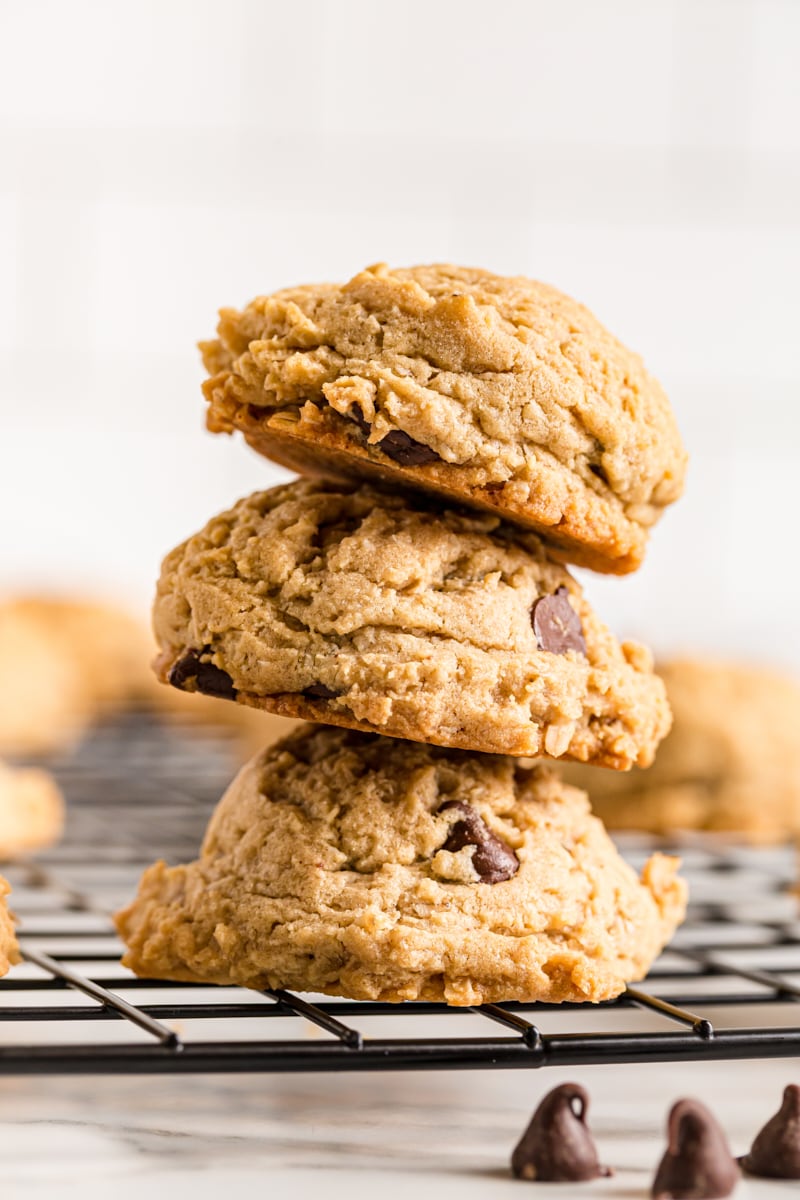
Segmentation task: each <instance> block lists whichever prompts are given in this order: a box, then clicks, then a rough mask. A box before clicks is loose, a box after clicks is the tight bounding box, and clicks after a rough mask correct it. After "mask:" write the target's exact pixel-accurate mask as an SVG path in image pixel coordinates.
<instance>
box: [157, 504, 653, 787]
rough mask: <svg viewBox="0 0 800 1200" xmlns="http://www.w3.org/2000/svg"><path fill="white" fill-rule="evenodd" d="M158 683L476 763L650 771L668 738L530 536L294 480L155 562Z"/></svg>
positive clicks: (645, 687)
mask: <svg viewBox="0 0 800 1200" xmlns="http://www.w3.org/2000/svg"><path fill="white" fill-rule="evenodd" d="M154 629H155V633H156V637H157V639H158V643H159V646H160V649H161V656H160V659H159V662H158V670H159V674H160V677H161V678H162V679H163V681H164V682H168V683H171V684H172V685H173V686H175V687H179V688H182V689H184V690H188V691H198V692H207V693H208V694H211V695H214V696H225V697H228V698H230V699H235V700H237V701H238V702H239V703H243V704H249V705H252V706H255V707H257V708H263V709H267V710H269V711H271V712H276V713H280V714H283V715H284V716H290V717H301V718H305V719H310V720H316V721H322V722H325V723H328V724H332V725H343V726H348V727H351V728H358V729H362V730H365V731H369V732H376V733H383V734H389V735H391V736H393V737H401V738H408V739H411V740H413V741H420V742H429V743H433V744H435V745H443V746H453V747H460V748H462V749H467V750H481V751H485V752H487V753H500V754H516V755H531V756H539V755H549V756H550V757H552V758H560V757H566V758H571V759H576V760H578V761H581V762H591V763H594V764H599V765H603V766H610V767H616V768H625V767H628V766H630V765H631V764H632V763H639V764H640V765H645V764H647V763H649V762H650V761H651V759H652V756H653V753H654V750H655V748H656V746H657V744H658V742H659V740H660V739H661V738H662V737H663V736H664V734H665V733H666V731H667V729H668V728H669V719H670V718H669V708H668V706H667V702H666V699H665V695H664V688H663V685H662V683H661V680H660V679H659V678H658V677H657V676H656V675H654V674H653V671H652V663H651V660H650V656H649V654H648V652H647V651H646V650H645V649H644V648H643V647H641V646H638V645H636V644H634V643H625V644H623V645H620V644H619V643H618V642H617V641H616V639H615V638H614V637H612V635H611V634H610V633H609V631H608V630H607V629H606V627H605V626H604V625H603V624H602V623H601V622H600V621H599V620H598V618H597V617H596V616H595V614H594V612H593V611H592V609H591V608H590V607H589V605H588V604H587V602H586V600H585V599H584V597H583V594H582V592H581V590H580V588H579V587H578V585H577V584H576V583H575V581H574V580H573V579H572V577H571V576H570V575H569V574H568V573H567V571H566V569H565V568H564V567H563V566H562V565H561V564H560V563H558V562H556V561H555V560H554V559H553V558H552V557H551V555H550V553H549V550H548V548H547V547H546V546H545V545H544V544H543V543H542V542H541V541H540V540H539V538H538V537H537V536H536V535H535V534H533V533H530V532H525V531H523V530H520V529H518V528H515V527H513V526H509V525H506V524H503V523H502V522H501V521H500V519H499V518H498V517H497V516H494V515H492V514H489V513H480V512H477V511H475V510H465V509H441V508H439V507H437V506H435V505H431V506H427V505H426V504H425V502H424V500H423V499H422V498H421V497H416V499H415V501H414V502H413V504H412V503H409V501H408V500H407V499H406V498H403V497H401V496H392V495H389V494H386V493H384V492H379V491H376V490H375V489H374V488H372V487H371V486H368V485H361V486H357V485H356V484H355V483H349V484H348V483H343V484H336V483H324V482H321V481H320V482H312V481H310V480H300V481H297V482H295V483H290V484H287V485H286V486H284V487H278V488H273V489H272V490H271V491H269V492H259V493H256V494H255V495H253V496H250V497H248V498H246V499H244V500H241V501H240V502H239V503H238V504H237V505H235V507H234V508H232V509H231V510H230V511H229V512H226V513H223V514H221V515H220V516H218V517H215V518H214V519H213V520H211V521H209V523H208V524H207V525H206V527H205V529H203V530H202V531H201V532H200V533H198V534H196V535H195V536H194V537H192V538H190V539H189V540H188V541H187V542H185V543H184V544H183V545H182V546H179V547H178V548H177V549H176V550H174V551H173V552H172V553H171V554H169V555H168V556H167V558H166V560H165V561H164V564H163V568H162V573H161V579H160V582H159V585H158V593H157V597H156V602H155V608H154Z"/></svg>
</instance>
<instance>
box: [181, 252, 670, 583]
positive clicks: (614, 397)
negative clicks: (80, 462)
mask: <svg viewBox="0 0 800 1200" xmlns="http://www.w3.org/2000/svg"><path fill="white" fill-rule="evenodd" d="M218 334H219V337H218V338H217V339H216V340H214V341H209V342H204V343H201V350H202V353H203V361H204V363H205V366H206V369H207V370H208V372H209V376H210V377H209V378H208V379H207V380H206V382H205V384H204V386H203V390H204V392H205V396H206V398H207V400H208V402H209V410H208V426H209V428H210V429H211V430H213V431H214V432H230V431H232V430H234V429H239V430H241V431H242V432H243V434H244V436H245V437H246V438H247V441H248V442H249V443H250V445H251V446H252V447H253V448H254V449H256V450H258V451H259V452H260V453H262V454H265V455H266V456H267V457H268V458H272V459H275V460H276V461H277V462H280V463H283V464H284V465H286V466H289V467H291V468H293V469H294V470H297V471H300V472H301V473H304V474H317V475H319V474H321V475H327V476H329V477H333V478H337V479H339V478H343V477H346V476H348V475H351V476H352V475H354V476H356V477H358V478H361V477H363V476H367V477H372V478H373V480H377V481H379V482H380V481H384V482H388V483H390V484H392V485H393V486H396V485H398V484H405V485H410V486H412V487H414V488H421V489H424V490H425V491H429V492H433V493H436V494H437V495H439V496H441V497H444V498H445V499H446V500H451V501H452V500H455V501H457V502H460V503H468V504H470V505H476V506H478V507H479V508H483V509H488V510H489V511H492V512H497V513H499V514H500V515H501V516H503V517H504V518H505V519H506V520H512V521H515V522H517V523H519V524H521V525H524V526H526V527H529V528H531V529H534V530H537V531H538V532H539V533H541V534H542V535H543V536H544V537H546V538H547V540H548V541H549V542H551V543H552V545H553V546H554V547H555V548H557V550H558V552H559V553H560V554H561V555H562V556H563V557H564V558H565V559H566V560H567V561H571V562H574V563H577V564H579V565H581V566H587V567H592V568H593V569H595V570H597V571H606V572H612V573H615V574H625V573H626V572H629V571H633V570H635V569H636V568H637V567H638V566H639V564H640V562H641V560H642V557H643V555H644V551H645V545H646V541H647V534H648V530H649V528H650V526H652V525H653V523H654V522H655V521H656V520H657V519H658V517H659V516H660V515H661V513H662V511H663V509H664V508H665V507H666V506H667V505H668V504H671V503H672V502H673V501H674V500H676V499H677V498H678V497H679V495H680V493H681V490H682V487H683V477H684V473H685V468H686V454H685V451H684V449H683V446H682V444H681V439H680V436H679V433H678V430H677V427H676V424H675V419H674V416H673V413H672V410H671V408H670V405H669V402H668V400H667V398H666V396H665V395H664V392H663V391H662V389H661V388H660V386H659V385H658V383H657V382H656V381H655V380H654V379H653V378H652V376H650V375H649V374H648V373H647V371H646V370H645V368H644V366H643V364H642V361H641V359H640V358H639V357H638V355H636V354H633V353H632V352H631V351H629V350H627V349H626V348H625V347H624V346H623V345H622V344H621V343H620V342H618V341H617V340H616V338H614V337H612V335H611V334H610V333H608V331H607V330H606V329H605V328H604V327H603V326H602V325H601V324H600V322H599V321H598V320H597V319H596V318H595V317H594V316H593V315H592V314H591V313H590V312H589V311H588V310H587V309H586V308H584V307H583V306H582V305H580V304H578V303H576V302H575V301H574V300H571V299H570V298H569V297H568V296H565V295H563V294H562V293H561V292H558V291H556V289H555V288H553V287H549V286H548V285H546V284H543V283H536V282H534V281H533V280H531V279H525V278H522V277H519V276H517V277H512V278H505V277H502V276H499V275H492V274H490V273H489V272H487V271H481V270H474V269H468V268H464V267H454V266H448V265H438V266H425V267H413V268H409V269H405V270H390V269H389V268H388V267H387V266H386V265H385V264H380V265H378V266H374V267H370V268H368V269H367V270H365V271H362V272H361V273H360V274H358V275H356V276H355V278H353V279H351V280H350V282H349V283H346V284H344V285H334V284H321V285H315V286H308V287H297V288H290V289H287V290H285V291H281V292H277V293H276V294H275V295H273V296H261V297H259V298H258V299H256V300H254V301H253V302H252V303H251V304H249V305H247V307H246V308H245V309H243V310H242V311H241V312H237V311H236V310H234V309H223V310H222V311H221V314H220V322H219V326H218Z"/></svg>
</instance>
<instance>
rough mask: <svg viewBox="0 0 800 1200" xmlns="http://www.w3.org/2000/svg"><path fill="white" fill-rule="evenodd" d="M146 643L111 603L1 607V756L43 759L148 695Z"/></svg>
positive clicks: (17, 599) (42, 601) (61, 601)
mask: <svg viewBox="0 0 800 1200" xmlns="http://www.w3.org/2000/svg"><path fill="white" fill-rule="evenodd" d="M151 657H152V642H151V638H150V635H149V633H148V631H147V630H146V628H145V627H144V626H143V625H142V624H141V623H140V622H138V621H136V619H135V618H133V617H131V616H129V615H128V614H127V613H125V612H122V611H120V610H118V609H116V608H114V607H113V606H111V605H106V604H101V603H94V602H91V601H86V600H81V599H72V598H66V597H59V596H33V595H31V596H14V597H9V598H7V599H5V600H3V601H0V753H1V754H5V755H8V756H11V757H21V758H24V757H28V756H36V755H41V754H50V753H53V752H54V751H57V750H61V749H63V748H67V747H69V746H70V745H72V744H74V743H75V742H76V741H78V740H79V739H80V737H81V736H82V735H83V734H84V733H85V732H86V729H87V728H88V726H89V725H90V724H91V723H92V721H93V720H95V719H96V718H97V717H98V715H100V714H102V713H103V712H106V711H112V710H114V709H115V708H119V707H122V706H125V705H126V704H128V703H130V702H131V700H132V699H133V698H134V697H140V696H142V695H144V694H145V693H146V692H148V691H152V690H153V689H152V686H151V683H150V679H149V670H148V665H149V661H150V658H151Z"/></svg>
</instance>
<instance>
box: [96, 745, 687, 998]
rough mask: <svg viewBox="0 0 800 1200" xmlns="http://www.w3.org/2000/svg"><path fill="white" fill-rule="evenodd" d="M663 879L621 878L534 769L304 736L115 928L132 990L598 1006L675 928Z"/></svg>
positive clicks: (284, 749) (599, 840)
mask: <svg viewBox="0 0 800 1200" xmlns="http://www.w3.org/2000/svg"><path fill="white" fill-rule="evenodd" d="M465 814H472V815H471V816H470V817H469V836H468V837H464V836H460V837H456V838H455V840H453V833H454V830H457V829H458V826H459V824H462V823H464V822H465ZM463 832H464V831H463V830H462V835H463ZM487 842H491V849H490V851H489V859H490V862H491V863H493V864H495V865H496V864H497V863H498V861H502V864H503V870H502V871H500V873H499V875H500V876H501V877H497V878H496V881H494V880H493V879H492V878H488V877H487V871H486V869H485V865H486V860H485V858H484V859H483V865H481V861H480V851H481V849H484V850H486V847H487ZM448 846H449V847H450V848H448ZM677 865H678V864H677V860H675V859H672V858H666V857H664V856H661V855H655V856H654V857H653V858H651V859H650V860H649V862H647V863H646V864H645V867H644V869H643V871H642V875H641V878H639V877H637V875H636V874H635V872H634V871H633V869H632V868H631V867H630V866H628V865H627V864H626V863H625V862H624V861H623V860H622V859H621V858H620V856H619V854H618V853H617V851H616V849H615V848H614V846H613V844H612V843H611V841H610V839H609V838H608V836H607V834H606V832H605V830H604V828H603V826H602V824H601V823H600V821H598V820H597V819H596V818H595V817H593V816H592V815H591V813H590V809H589V803H588V800H587V797H586V795H585V794H584V793H583V792H579V791H577V790H576V789H574V788H568V787H565V786H564V785H563V784H562V783H561V782H560V780H559V779H558V778H557V776H556V775H555V774H554V773H553V772H552V771H550V770H549V769H548V768H546V767H543V766H541V765H539V766H535V767H531V768H525V767H523V766H522V765H521V764H520V763H519V762H518V761H517V760H515V759H512V758H507V757H496V756H493V755H485V754H468V753H464V752H459V751H452V750H440V749H436V748H434V747H430V746H422V745H417V744H414V743H411V742H401V741H395V740H391V739H385V738H381V737H377V736H375V735H367V734H359V733H355V732H351V731H346V730H337V729H325V728H319V727H311V726H309V727H306V728H305V729H304V730H300V731H298V732H297V733H295V734H292V735H291V736H290V737H288V738H286V739H284V740H283V741H282V742H279V743H278V744H277V745H275V746H273V747H271V748H270V749H268V750H266V751H264V752H262V753H261V754H260V755H257V756H256V757H255V758H254V759H253V760H252V761H251V762H250V763H248V764H247V766H245V767H244V768H243V769H242V771H241V772H240V774H239V775H238V776H237V778H236V779H235V780H234V782H233V783H232V784H231V786H230V788H229V789H228V791H227V793H226V795H225V796H224V797H223V799H222V801H221V802H220V804H219V807H218V808H217V811H216V813H215V814H214V816H213V817H212V819H211V822H210V825H209V827H208V831H207V833H206V837H205V841H204V844H203V848H202V851H201V854H200V857H199V859H198V860H197V861H196V862H193V863H190V864H189V865H188V866H178V867H168V866H167V865H166V864H165V863H163V862H161V863H156V864H155V865H154V866H152V867H150V868H149V869H148V870H147V871H146V872H145V874H144V876H143V878H142V881H141V884H140V887H139V894H138V896H137V897H136V899H135V900H134V901H133V902H132V903H131V904H130V905H129V907H128V908H127V909H125V910H124V911H123V912H121V913H120V914H119V915H118V916H117V918H116V920H117V926H118V929H119V932H120V935H121V936H122V938H123V940H124V941H125V943H126V944H127V947H128V950H127V953H126V955H125V958H124V962H125V964H126V965H127V966H128V967H130V968H132V969H133V970H134V971H136V972H137V974H139V975H143V976H149V977H158V978H165V979H176V980H190V981H202V982H208V983H219V984H229V983H234V984H241V985H244V986H246V987H253V988H265V987H287V988H292V989H295V990H298V991H315V992H327V993H330V994H333V995H345V996H352V997H354V998H356V999H365V1000H389V1001H400V1000H416V999H423V1000H436V1001H440V1000H444V1001H446V1002H447V1003H449V1004H459V1005H469V1004H480V1003H483V1002H488V1001H502V1000H546V1001H563V1000H569V1001H582V1000H605V999H609V998H611V997H613V996H615V995H617V994H618V993H619V992H620V991H622V989H623V988H624V986H625V984H626V983H627V982H629V981H631V980H635V979H640V978H641V977H642V976H643V975H644V974H645V973H646V971H647V970H648V968H649V966H650V963H651V962H652V960H653V959H654V958H655V956H656V955H657V954H658V953H659V951H660V950H661V948H662V946H663V945H664V943H665V942H666V941H667V940H668V939H669V937H670V936H671V934H672V932H673V931H674V929H675V927H676V925H677V924H678V922H679V921H680V920H681V919H682V917H683V912H684V907H685V885H684V884H683V882H682V880H681V879H680V878H678V877H677V875H676V868H677Z"/></svg>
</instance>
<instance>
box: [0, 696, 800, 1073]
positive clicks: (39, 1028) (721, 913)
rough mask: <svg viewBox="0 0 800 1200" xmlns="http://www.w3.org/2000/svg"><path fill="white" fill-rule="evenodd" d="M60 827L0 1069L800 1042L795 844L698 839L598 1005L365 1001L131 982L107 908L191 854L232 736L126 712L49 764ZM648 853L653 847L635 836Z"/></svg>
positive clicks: (23, 908)
mask: <svg viewBox="0 0 800 1200" xmlns="http://www.w3.org/2000/svg"><path fill="white" fill-rule="evenodd" d="M54 770H55V772H56V774H57V775H58V777H59V779H60V781H61V784H62V786H63V788H64V790H65V793H66V795H67V798H68V802H69V814H70V815H69V823H68V829H67V836H66V838H65V840H64V841H63V842H62V843H61V845H60V846H59V847H57V848H56V849H55V850H53V851H51V852H50V853H49V854H47V855H45V856H43V857H41V858H39V859H38V860H37V861H36V862H30V863H21V864H20V863H18V864H16V865H14V866H12V867H10V868H6V873H7V874H8V876H9V878H10V880H11V882H12V885H13V887H14V895H13V907H14V909H15V911H16V913H17V915H18V917H19V919H20V929H19V934H20V942H21V946H22V949H23V954H24V962H23V963H22V964H21V965H20V966H18V967H16V968H15V969H14V970H13V971H12V972H11V973H10V975H8V976H6V978H4V979H2V980H0V1073H3V1074H66V1073H84V1074H101V1073H102V1074H114V1073H165V1072H187V1073H191V1072H215V1071H225V1072H244V1071H276V1072H277V1071H326V1070H350V1071H375V1070H421V1069H425V1070H429V1069H456V1068H479V1067H528V1068H531V1067H542V1066H574V1065H585V1064H591V1063H626V1062H657V1061H675V1060H688V1059H711V1058H713V1059H722V1058H729V1059H730V1058H756V1057H780V1056H791V1055H796V1054H798V1053H800V1027H798V1026H797V1024H796V1023H795V1022H796V1011H797V1010H796V1007H795V1006H796V1005H797V1002H798V1000H800V909H798V904H797V900H796V899H795V898H794V896H793V895H792V894H791V892H790V890H789V889H790V888H791V886H792V885H793V884H794V881H795V866H796V864H795V860H794V854H793V852H792V851H791V850H790V849H789V848H785V847H783V848H778V849H770V850H754V849H750V848H747V847H743V846H736V845H732V844H730V843H725V842H714V841H709V840H702V839H695V840H691V841H687V842H685V843H683V844H682V845H681V847H680V852H681V853H682V855H683V858H684V863H685V873H686V874H687V876H688V878H689V881H690V886H691V889H692V903H691V907H690V913H689V918H688V920H687V922H686V924H685V925H684V926H683V928H682V929H681V930H680V931H679V933H678V935H677V937H676V939H675V940H674V942H673V943H672V945H671V947H670V949H669V950H668V951H667V952H666V953H665V954H664V955H662V957H661V959H660V960H659V961H658V962H657V963H656V965H655V966H654V968H653V970H652V971H651V973H650V976H649V977H648V979H647V980H646V981H645V983H644V984H642V985H641V986H638V987H635V988H629V989H628V990H627V992H626V993H625V994H624V995H623V996H622V997H620V998H619V999H618V1000H616V1001H613V1002H611V1003H608V1004H601V1005H568V1004H564V1005H543V1004H513V1003H510V1004H503V1005H492V1004H489V1005H483V1006H482V1007H480V1008H473V1009H463V1010H462V1009H451V1008H447V1007H446V1006H444V1005H437V1004H425V1003H407V1004H403V1005H389V1004H371V1003H363V1002H361V1003H359V1002H354V1001H345V1000H331V999H329V998H324V997H313V996H312V997H307V996H306V997H300V996H297V995H294V994H290V993H288V992H284V991H274V992H264V993H257V992H248V991H245V990H243V989H239V988H233V987H231V988H212V987H206V986H202V985H188V984H180V985H178V984H174V983H166V982H163V981H158V980H143V979H136V978H134V977H133V976H132V975H130V973H129V972H127V971H126V970H125V969H124V968H123V967H121V966H120V963H119V955H120V951H121V947H120V945H119V943H118V941H117V939H116V936H115V933H114V929H113V926H112V923H111V921H110V916H109V914H110V913H111V912H112V911H113V910H114V909H115V908H116V907H117V906H118V905H121V904H123V903H124V902H125V901H126V900H128V899H129V898H130V896H131V895H132V894H133V892H134V890H135V887H136V883H137V880H138V877H139V874H140V872H141V870H142V869H143V867H144V866H146V865H147V864H148V863H149V862H151V861H152V860H153V859H154V858H156V857H164V858H167V859H168V860H170V861H173V862H177V861H181V860H186V859H190V858H192V857H194V855H195V853H196V850H197V847H198V844H199V841H200V838H201V836H202V832H203V829H204V826H205V822H206V820H207V818H208V815H209V813H210V811H211V809H212V808H213V806H214V804H215V803H216V801H217V799H218V798H219V796H220V795H221V793H222V791H223V789H224V787H225V786H226V785H227V783H228V781H229V779H230V777H231V774H232V771H233V757H232V754H231V743H230V740H229V738H227V737H226V735H225V734H224V732H222V731H220V730H216V729H215V730H208V729H206V730H198V729H197V728H195V729H194V730H191V729H185V728H184V729H181V728H180V727H176V726H167V725H164V724H162V723H159V721H158V720H156V719H155V718H152V717H149V716H147V715H145V714H132V715H130V716H128V717H126V718H123V719H119V720H117V721H115V722H113V723H108V724H106V725H105V726H103V727H101V728H100V729H98V730H97V731H96V732H95V734H94V735H93V736H92V738H91V739H90V740H89V741H88V742H86V743H85V744H84V745H83V746H82V747H81V749H80V750H79V751H78V752H77V754H76V755H74V756H73V757H72V758H70V759H68V760H64V761H63V762H59V763H56V764H54ZM622 848H623V852H624V853H625V854H626V855H627V857H629V858H630V860H631V861H632V862H634V864H635V865H638V864H639V863H640V862H641V861H642V860H643V859H644V857H645V856H646V854H647V853H648V852H649V850H651V849H652V846H650V845H647V844H645V843H644V842H641V841H636V840H628V841H626V842H625V843H623V846H622Z"/></svg>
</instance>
